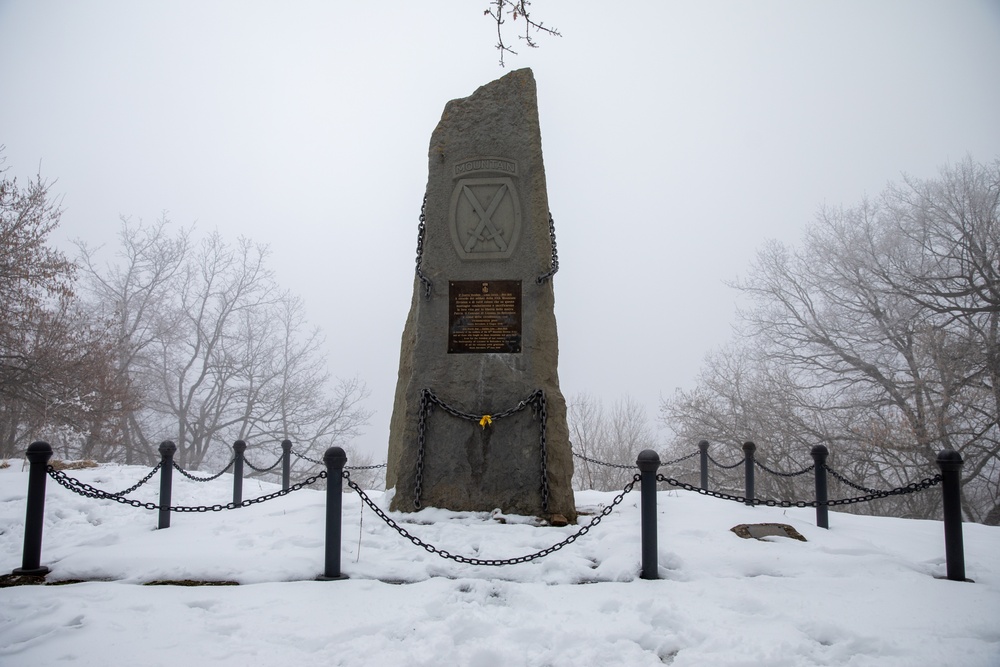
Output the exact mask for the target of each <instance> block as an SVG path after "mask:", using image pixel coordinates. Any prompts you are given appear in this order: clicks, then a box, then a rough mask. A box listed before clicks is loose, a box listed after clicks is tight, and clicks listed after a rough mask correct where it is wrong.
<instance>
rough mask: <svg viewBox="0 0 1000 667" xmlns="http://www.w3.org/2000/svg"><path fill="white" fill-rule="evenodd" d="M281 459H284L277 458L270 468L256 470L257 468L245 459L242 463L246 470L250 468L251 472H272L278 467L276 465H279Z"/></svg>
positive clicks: (281, 457)
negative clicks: (245, 465) (244, 464)
mask: <svg viewBox="0 0 1000 667" xmlns="http://www.w3.org/2000/svg"><path fill="white" fill-rule="evenodd" d="M283 458H284V456H279V457H278V460H277V461H275V462H274V463H273V464H271V467H270V468H258V467H257V466H255V465H254V464H252V463H250V462H249V461H247V460H246V459H243V463H246V464H247V467H248V468H250V469H251V470H256V471H257V472H271V471H272V470H274V469H275V468H277V467H278V464H279V463H281V460H282V459H283Z"/></svg>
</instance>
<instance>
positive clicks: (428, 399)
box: [413, 389, 549, 512]
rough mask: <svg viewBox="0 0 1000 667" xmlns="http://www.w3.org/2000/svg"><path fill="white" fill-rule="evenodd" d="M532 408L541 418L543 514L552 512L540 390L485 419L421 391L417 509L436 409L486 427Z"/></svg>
mask: <svg viewBox="0 0 1000 667" xmlns="http://www.w3.org/2000/svg"><path fill="white" fill-rule="evenodd" d="M529 406H530V407H531V410H532V413H533V414H534V415H535V416H536V417H538V419H539V424H538V445H539V450H540V458H541V465H540V467H541V474H542V483H541V493H542V511H543V512H547V511H548V510H549V473H548V447H547V442H546V440H547V438H546V428H547V422H548V410H547V408H546V401H545V392H544V391H542V390H541V389H536V390H535V391H533V392H532V393H531V394H529V395H528V396H527V397H526V398H524V399H522V400H521V401H519V402H518V403H517V405H515V406H514V407H512V408H509V409H507V410H504V411H503V412H498V413H496V414H491V415H485V416H484V415H474V414H472V413H471V412H464V411H462V410H459V409H458V408H456V407H454V406H451V405H448V404H447V403H445V402H444V401H442V400H441V399H440V398H438V397H437V395H436V394H435V393H434V392H433V391H431V390H430V389H423V390H422V391H421V392H420V414H419V415H418V417H417V469H416V472H415V474H414V484H413V506H414V507H415V508H417V509H420V507H421V496H422V495H423V482H424V453H425V451H426V447H427V417H428V416H429V415H430V412H431V410H433V409H434V408H435V407H439V408H441V409H442V410H444V411H445V412H446V413H448V414H449V415H451V416H452V417H455V418H457V419H464V420H466V421H472V422H476V423H480V424H482V423H483V421H484V420H485V419H486V417H487V416H488V417H489V418H490V423H492V422H495V421H497V420H500V419H504V418H506V417H510V416H511V415H513V414H515V413H518V412H520V411H521V410H524V409H525V408H527V407H529Z"/></svg>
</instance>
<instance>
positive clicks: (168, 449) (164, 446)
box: [160, 440, 177, 456]
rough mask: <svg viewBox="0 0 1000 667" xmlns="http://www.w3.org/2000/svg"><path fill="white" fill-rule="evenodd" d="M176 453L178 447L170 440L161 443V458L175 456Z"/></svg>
mask: <svg viewBox="0 0 1000 667" xmlns="http://www.w3.org/2000/svg"><path fill="white" fill-rule="evenodd" d="M176 451H177V445H175V444H174V443H173V442H171V441H170V440H164V441H163V442H161V443H160V456H173V455H174V452H176Z"/></svg>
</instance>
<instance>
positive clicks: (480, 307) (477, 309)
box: [448, 280, 521, 354]
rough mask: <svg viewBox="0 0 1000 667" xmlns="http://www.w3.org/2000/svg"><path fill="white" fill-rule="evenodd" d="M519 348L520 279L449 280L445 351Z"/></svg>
mask: <svg viewBox="0 0 1000 667" xmlns="http://www.w3.org/2000/svg"><path fill="white" fill-rule="evenodd" d="M520 351H521V281H520V280H456V281H451V282H449V283H448V353H449V354H451V353H469V352H472V353H475V352H507V353H518V352H520Z"/></svg>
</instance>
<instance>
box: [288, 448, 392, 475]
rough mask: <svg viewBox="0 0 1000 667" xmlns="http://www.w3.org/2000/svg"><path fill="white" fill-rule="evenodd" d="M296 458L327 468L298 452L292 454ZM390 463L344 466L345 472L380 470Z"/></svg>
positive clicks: (323, 464)
mask: <svg viewBox="0 0 1000 667" xmlns="http://www.w3.org/2000/svg"><path fill="white" fill-rule="evenodd" d="M292 454H294V455H295V456H296V457H298V458H300V459H302V460H303V461H308V462H309V463H314V464H316V465H318V466H325V465H326V464H325V463H323V462H322V461H317V460H316V459H311V458H309V457H308V456H306V455H305V454H299V453H298V452H294V451H293V452H292ZM388 465H389V463H388V462H385V463H376V464H374V465H370V466H344V470H378V469H379V468H385V467H386V466H388Z"/></svg>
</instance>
